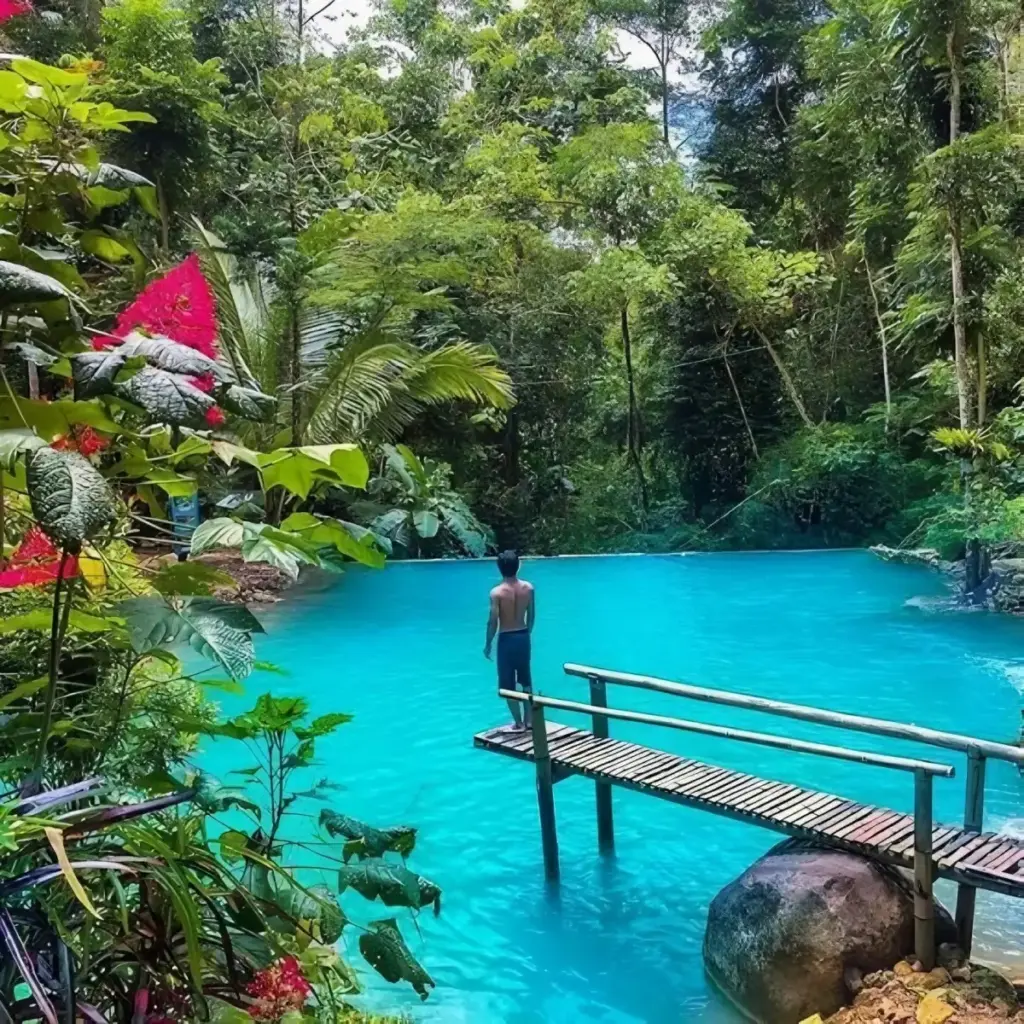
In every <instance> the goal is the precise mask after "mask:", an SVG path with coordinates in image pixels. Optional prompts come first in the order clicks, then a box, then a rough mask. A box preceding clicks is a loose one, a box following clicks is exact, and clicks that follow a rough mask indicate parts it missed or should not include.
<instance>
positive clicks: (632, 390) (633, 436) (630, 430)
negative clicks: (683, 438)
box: [619, 305, 647, 512]
mask: <svg viewBox="0 0 1024 1024" xmlns="http://www.w3.org/2000/svg"><path fill="white" fill-rule="evenodd" d="M619 323H620V326H621V328H622V352H623V355H624V356H625V360H626V385H627V387H628V389H629V409H628V412H627V419H626V451H627V453H628V455H629V459H630V461H631V462H632V463H633V468H634V469H635V470H636V481H637V487H638V488H639V491H640V505H641V507H642V508H643V510H644V512H646V511H647V480H646V478H645V477H644V466H643V461H642V460H641V458H640V419H639V415H638V412H637V403H636V384H635V382H634V379H633V345H632V341H631V339H630V336H629V306H628V305H625V306H623V307H622V309H621V311H620V314H619Z"/></svg>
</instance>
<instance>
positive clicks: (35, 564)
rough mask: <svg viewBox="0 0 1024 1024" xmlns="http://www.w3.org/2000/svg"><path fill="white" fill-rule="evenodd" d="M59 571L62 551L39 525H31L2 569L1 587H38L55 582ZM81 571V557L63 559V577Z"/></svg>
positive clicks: (0, 574)
mask: <svg viewBox="0 0 1024 1024" xmlns="http://www.w3.org/2000/svg"><path fill="white" fill-rule="evenodd" d="M59 575H61V572H60V555H59V553H58V551H57V549H56V548H55V547H54V546H53V542H52V541H51V540H50V538H49V537H47V536H46V534H45V533H43V531H42V530H41V529H40V528H39V527H38V526H30V527H29V528H28V529H27V530H26V531H25V535H24V536H23V537H22V538H21V543H20V544H19V545H18V547H17V548H16V549H15V551H14V554H13V555H11V560H10V563H9V565H8V566H7V568H6V569H4V570H3V571H2V572H0V588H4V589H11V588H13V587H39V586H42V585H44V584H46V583H52V582H53V581H54V580H55V579H56V578H57V577H58V576H59ZM77 575H78V559H77V558H75V557H71V558H68V559H67V560H66V561H65V563H64V573H63V577H62V578H63V579H66V580H67V579H70V578H71V577H72V576H77Z"/></svg>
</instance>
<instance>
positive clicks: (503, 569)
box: [498, 550, 519, 579]
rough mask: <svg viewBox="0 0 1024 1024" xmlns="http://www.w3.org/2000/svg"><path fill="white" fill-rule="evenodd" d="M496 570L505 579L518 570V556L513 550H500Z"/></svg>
mask: <svg viewBox="0 0 1024 1024" xmlns="http://www.w3.org/2000/svg"><path fill="white" fill-rule="evenodd" d="M498 571H499V572H500V573H501V575H502V576H504V577H505V578H506V579H509V578H510V577H512V576H515V574H516V573H517V572H519V556H518V555H517V554H516V553H515V552H514V551H511V550H509V551H502V553H501V554H500V555H498Z"/></svg>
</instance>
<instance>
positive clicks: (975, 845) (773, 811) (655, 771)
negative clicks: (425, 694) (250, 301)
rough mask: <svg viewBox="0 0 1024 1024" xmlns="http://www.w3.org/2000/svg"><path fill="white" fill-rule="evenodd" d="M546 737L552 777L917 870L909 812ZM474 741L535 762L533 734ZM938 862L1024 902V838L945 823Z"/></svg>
mask: <svg viewBox="0 0 1024 1024" xmlns="http://www.w3.org/2000/svg"><path fill="white" fill-rule="evenodd" d="M538 724H539V723H538ZM546 731H547V737H548V750H549V753H550V758H551V768H552V773H553V776H554V780H555V781H557V780H559V779H563V778H566V777H568V776H570V775H582V776H584V777H586V778H589V779H593V780H594V781H596V782H603V783H607V784H609V785H614V786H622V787H624V788H626V789H632V790H637V791H640V792H643V793H648V794H650V795H651V796H655V797H660V798H661V799H664V800H670V801H672V802H674V803H678V804H683V805H685V806H689V807H697V808H700V809H702V810H706V811H711V812H712V813H715V814H720V815H724V816H725V817H729V818H734V819H737V820H740V821H745V822H748V823H750V824H753V825H760V826H761V827H762V828H769V829H774V830H775V831H777V832H782V833H784V834H786V835H790V836H797V837H800V838H804V839H814V840H817V841H819V842H822V843H824V844H827V845H829V846H833V847H837V848H839V849H846V850H851V851H853V852H857V853H866V854H869V855H870V856H873V857H877V858H878V859H880V860H883V861H886V862H887V863H890V864H894V865H897V866H898V867H903V868H910V869H913V867H914V816H913V814H901V813H899V812H897V811H891V810H887V809H885V808H882V807H873V806H870V805H868V804H861V803H857V802H856V801H854V800H847V799H845V798H844V797H840V796H834V795H832V794H829V793H822V792H818V791H817V790H813V789H805V788H803V787H801V786H795V785H790V784H788V783H783V782H773V781H771V780H769V779H762V778H758V777H757V776H755V775H746V774H744V773H743V772H737V771H733V770H731V769H728V768H718V767H715V766H714V765H709V764H703V763H701V762H700V761H693V760H687V759H686V758H684V757H681V756H679V755H677V754H670V753H667V752H666V751H663V750H655V749H653V748H651V747H644V746H641V745H639V744H636V743H627V742H625V741H623V740H616V739H608V738H604V737H601V736H595V735H594V734H593V733H592V732H589V731H587V730H584V729H576V728H572V727H571V726H567V725H559V724H557V723H554V722H549V723H547V730H546ZM473 743H474V745H475V746H477V747H479V748H481V749H483V750H489V751H491V752H493V753H497V754H503V755H505V756H508V757H514V758H518V759H520V760H523V761H531V762H533V761H534V760H535V758H534V746H533V736H532V735H531V733H529V732H525V733H523V732H520V733H514V732H511V731H509V730H507V729H506V728H498V729H490V730H488V731H486V732H482V733H479V734H477V735H476V736H475V737H474V739H473ZM925 834H926V835H927V830H926V832H925ZM932 856H933V858H934V864H935V872H936V874H937V876H938V877H940V878H948V879H952V880H954V881H956V882H960V883H966V884H969V885H972V886H976V887H977V888H979V889H989V890H992V891H994V892H1001V893H1005V894H1006V895H1009V896H1018V897H1021V896H1024V840H1020V839H1014V838H1011V837H1010V836H1005V835H999V834H996V833H993V832H974V831H967V830H965V829H963V828H959V827H956V826H942V825H940V826H937V827H935V828H934V829H933V831H932Z"/></svg>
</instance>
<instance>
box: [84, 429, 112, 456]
mask: <svg viewBox="0 0 1024 1024" xmlns="http://www.w3.org/2000/svg"><path fill="white" fill-rule="evenodd" d="M109 444H110V442H109V441H108V440H107V439H106V438H105V437H103V436H102V435H100V434H97V433H96V431H95V430H93V429H92V427H83V428H82V431H81V433H80V434H79V435H78V450H79V451H80V452H81V453H82V454H83V455H84V456H85V457H86V458H89V456H90V455H95V454H96V453H97V452H101V451H103V449H104V448H106V447H107V445H109Z"/></svg>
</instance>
